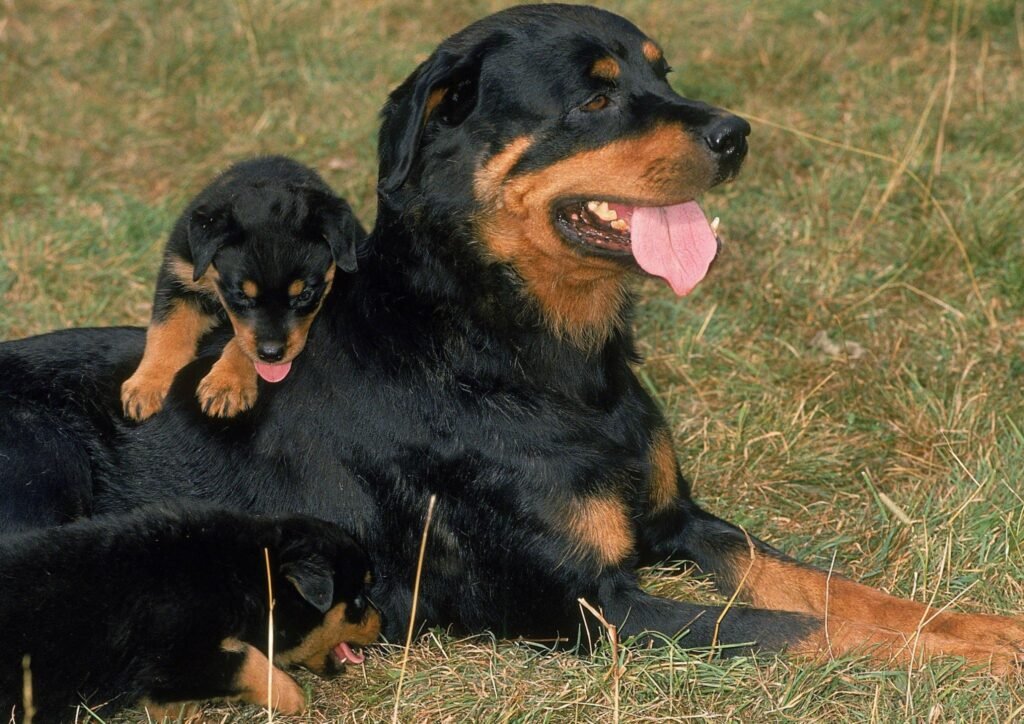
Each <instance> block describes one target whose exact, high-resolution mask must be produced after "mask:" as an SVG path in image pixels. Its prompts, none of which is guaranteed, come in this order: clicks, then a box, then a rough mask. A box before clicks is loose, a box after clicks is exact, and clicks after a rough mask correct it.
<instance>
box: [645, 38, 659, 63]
mask: <svg viewBox="0 0 1024 724" xmlns="http://www.w3.org/2000/svg"><path fill="white" fill-rule="evenodd" d="M643 52H644V57H645V58H647V61H648V62H650V63H656V62H657V61H658V60H660V59H661V48H659V47H658V46H657V45H655V44H654V43H653V42H651V41H650V40H645V41H644V45H643Z"/></svg>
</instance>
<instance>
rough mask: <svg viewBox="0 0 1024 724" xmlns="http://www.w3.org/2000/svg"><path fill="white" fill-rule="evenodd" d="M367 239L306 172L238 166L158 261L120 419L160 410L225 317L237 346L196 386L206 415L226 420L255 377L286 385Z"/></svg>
mask: <svg viewBox="0 0 1024 724" xmlns="http://www.w3.org/2000/svg"><path fill="white" fill-rule="evenodd" d="M364 236H365V232H364V231H363V229H362V227H361V226H360V225H359V222H358V220H357V219H356V218H355V215H354V214H353V213H352V210H351V208H350V207H349V205H348V204H347V203H346V202H345V200H344V199H341V198H339V197H338V196H337V195H335V194H334V192H333V191H332V190H331V188H330V187H329V186H328V185H327V184H326V183H325V182H324V181H323V179H321V178H320V176H319V175H317V173H316V172H315V171H313V170H312V169H311V168H308V167H307V166H304V165H302V164H301V163H298V162H297V161H294V160H292V159H289V158H286V157H283V156H267V157H262V158H255V159H250V160H248V161H242V162H240V163H237V164H235V165H234V166H232V167H231V168H229V169H228V170H227V171H225V172H224V173H223V174H221V175H220V176H218V177H217V178H216V179H215V180H214V181H213V182H212V183H211V184H210V185H209V186H207V187H206V188H205V189H204V190H203V191H202V192H200V194H199V195H198V196H197V197H196V198H195V199H194V200H193V201H192V202H191V203H190V204H189V205H188V207H187V208H186V209H185V212H184V213H183V214H182V215H181V217H180V218H179V219H178V221H177V223H176V224H175V226H174V230H173V232H172V233H171V236H170V238H169V240H168V242H167V246H166V249H165V251H164V257H163V263H162V264H161V266H160V272H159V274H158V277H157V284H156V293H155V295H154V299H153V317H152V321H151V322H150V325H149V329H148V330H147V332H146V348H145V352H144V354H143V357H142V361H141V362H140V364H139V367H138V369H137V370H136V371H135V373H134V374H133V375H132V376H131V377H130V378H128V380H126V381H125V382H124V384H123V385H122V388H121V402H122V406H123V407H124V413H125V415H126V416H128V417H129V418H132V419H134V420H139V421H141V420H145V419H146V418H148V417H150V416H151V415H153V414H154V413H156V412H157V411H158V410H160V408H161V406H162V405H163V401H164V398H165V397H166V395H167V392H168V390H169V389H170V386H171V383H172V381H173V380H174V376H175V374H176V373H177V372H178V371H179V370H180V369H181V368H182V367H184V366H185V365H186V364H188V363H189V362H190V361H192V359H194V358H195V355H196V349H197V346H198V343H199V340H200V339H201V338H202V337H203V335H204V334H206V333H207V332H208V331H210V330H211V329H212V328H213V327H215V326H216V325H218V324H219V323H221V322H223V321H224V320H225V318H226V319H227V320H229V321H230V322H231V325H232V327H233V328H234V331H235V336H234V337H233V338H232V339H231V340H230V341H229V342H228V343H227V345H226V346H225V347H224V350H223V352H222V353H221V356H220V359H218V360H217V362H216V363H215V364H214V366H213V368H212V369H211V370H210V372H209V374H207V375H206V377H204V378H203V380H202V381H201V382H200V384H199V388H198V390H197V394H198V396H199V401H200V404H201V406H202V408H203V410H204V411H205V412H206V413H207V414H209V415H212V416H216V417H231V416H233V415H236V414H238V413H239V412H242V411H244V410H247V409H249V408H250V407H252V405H253V404H254V403H255V401H256V398H257V376H258V377H260V378H262V379H263V380H264V381H266V382H270V383H275V382H280V381H281V380H283V379H284V378H285V377H286V376H287V374H288V372H289V371H290V369H291V364H292V361H293V360H294V359H295V357H296V356H297V355H298V354H299V352H301V351H302V348H303V346H304V345H305V342H306V333H307V332H308V330H309V327H310V325H311V324H312V321H313V318H314V317H315V316H316V313H317V312H318V311H319V309H320V305H321V304H322V302H323V299H324V296H325V295H326V294H327V292H328V291H329V290H330V287H331V284H332V282H333V280H334V275H335V266H337V267H340V268H341V269H342V270H343V271H346V272H351V271H354V270H355V268H356V251H355V246H356V243H357V242H358V241H360V240H361V239H362V238H363V237H364Z"/></svg>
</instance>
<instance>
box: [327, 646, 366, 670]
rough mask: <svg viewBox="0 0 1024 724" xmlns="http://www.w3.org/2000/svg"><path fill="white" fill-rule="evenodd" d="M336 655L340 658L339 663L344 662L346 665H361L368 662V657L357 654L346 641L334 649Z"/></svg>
mask: <svg viewBox="0 0 1024 724" xmlns="http://www.w3.org/2000/svg"><path fill="white" fill-rule="evenodd" d="M334 655H335V656H337V657H338V661H342V662H344V663H346V664H361V663H363V661H365V660H366V656H364V655H363V654H362V653H358V654H357V653H356V652H355V651H353V650H352V647H351V646H349V645H348V644H347V643H345V642H344V641H342V642H341V643H340V644H338V645H337V646H335V647H334Z"/></svg>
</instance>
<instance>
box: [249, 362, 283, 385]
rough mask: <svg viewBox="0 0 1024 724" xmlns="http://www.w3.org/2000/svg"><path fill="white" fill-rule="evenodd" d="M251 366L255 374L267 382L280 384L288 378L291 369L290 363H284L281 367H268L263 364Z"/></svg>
mask: <svg viewBox="0 0 1024 724" xmlns="http://www.w3.org/2000/svg"><path fill="white" fill-rule="evenodd" d="M253 366H254V367H255V368H256V374H258V375H259V376H260V377H262V378H263V379H264V380H266V381H267V382H280V381H281V380H283V379H284V378H285V377H287V376H288V372H290V371H291V369H292V363H291V362H285V363H284V364H281V365H268V364H266V363H265V362H253Z"/></svg>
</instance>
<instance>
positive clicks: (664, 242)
mask: <svg viewBox="0 0 1024 724" xmlns="http://www.w3.org/2000/svg"><path fill="white" fill-rule="evenodd" d="M629 228H630V232H629V233H630V243H631V245H632V249H633V257H634V258H635V259H636V263H637V264H639V265H640V268H641V269H643V270H644V271H646V272H647V273H648V274H653V275H655V276H659V277H662V278H663V279H666V280H668V283H669V284H671V285H672V290H673V291H674V292H675V293H676V294H678V295H679V296H683V295H684V294H689V293H690V292H691V291H692V290H693V288H694V287H695V286H697V282H699V281H700V280H701V279H703V278H704V275H705V274H707V273H708V267H709V266H711V262H712V261H713V260H714V258H715V254H717V253H718V240H717V239H716V238H715V232H713V231H712V230H711V225H710V224H708V220H707V217H705V216H704V212H703V211H701V210H700V206H698V205H697V202H696V201H687V202H686V203H685V204H678V205H676V206H661V207H657V206H652V207H648V206H638V207H636V209H635V210H634V211H633V217H632V218H631V219H630V222H629Z"/></svg>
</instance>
